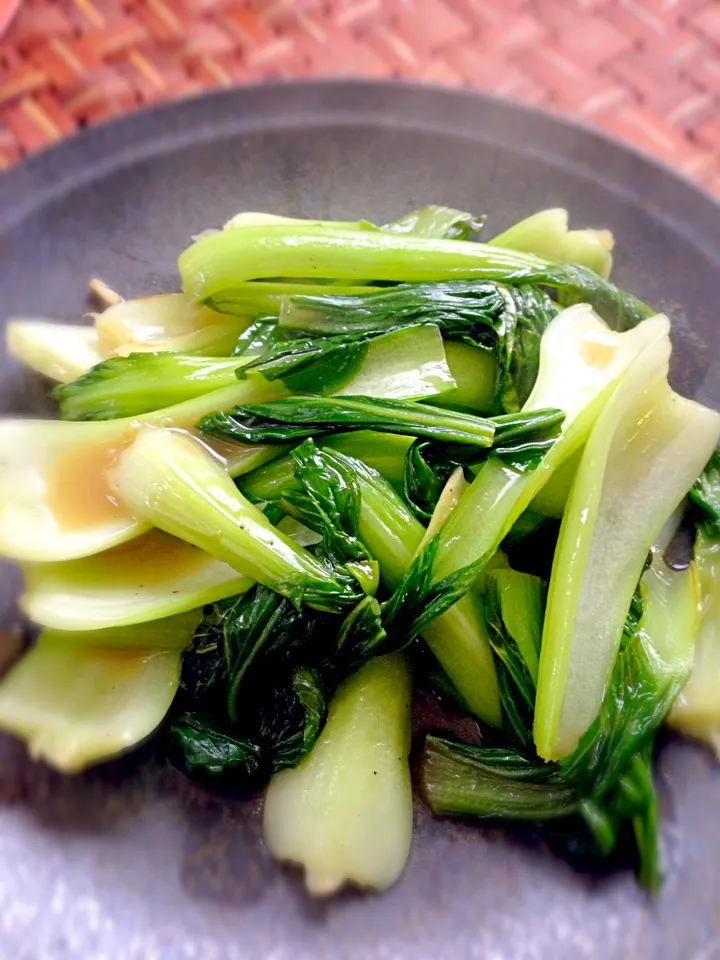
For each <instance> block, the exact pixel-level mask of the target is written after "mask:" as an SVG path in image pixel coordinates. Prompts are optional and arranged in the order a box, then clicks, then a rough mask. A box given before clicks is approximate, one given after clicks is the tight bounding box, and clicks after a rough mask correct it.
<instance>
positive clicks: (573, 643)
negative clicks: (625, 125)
mask: <svg viewBox="0 0 720 960" xmlns="http://www.w3.org/2000/svg"><path fill="white" fill-rule="evenodd" d="M483 229H484V218H478V217H474V216H472V215H470V214H467V213H464V212H462V211H457V210H452V209H449V208H446V207H439V206H430V207H426V208H424V209H422V210H419V211H414V212H412V213H409V214H406V215H405V216H403V217H401V218H400V219H398V220H396V221H394V222H393V223H389V224H386V225H384V226H381V227H377V226H374V225H373V224H371V223H368V222H367V221H358V222H353V223H350V222H348V223H345V222H323V221H307V220H295V219H290V218H285V217H278V216H272V215H268V214H254V213H246V214H239V215H238V216H236V217H234V218H233V219H232V220H231V221H229V222H228V223H227V224H226V225H225V228H224V229H222V230H210V231H204V233H203V234H202V235H201V236H200V237H199V238H198V239H196V241H195V242H194V243H193V244H192V245H191V246H190V247H189V248H188V249H187V250H185V251H184V252H183V253H182V254H181V256H180V260H179V270H180V277H181V281H182V289H183V292H182V293H176V294H167V295H160V296H154V297H149V298H146V299H142V300H127V301H126V300H123V299H122V298H121V297H120V296H119V295H117V294H116V293H114V292H113V291H112V290H111V289H110V288H109V287H108V286H107V285H106V284H104V283H102V282H101V281H93V283H92V284H91V287H92V289H93V291H94V293H95V294H96V295H99V296H100V297H101V298H102V299H103V301H104V304H103V306H104V309H102V310H101V311H100V312H99V313H97V314H95V316H94V324H93V325H92V326H88V327H78V326H74V325H66V326H63V325H60V324H53V323H49V322H44V321H22V320H18V321H14V322H11V323H10V324H9V325H8V329H7V337H8V346H9V350H10V352H11V353H12V354H13V355H14V356H15V357H16V358H18V359H19V360H21V361H23V362H24V363H26V364H28V365H29V366H30V367H32V368H33V369H35V370H36V371H38V372H39V373H41V374H43V375H45V376H46V377H49V378H51V379H53V380H55V381H56V385H55V387H54V389H53V396H54V398H55V399H56V400H57V402H58V404H59V409H60V416H61V420H60V421H54V422H53V421H45V420H24V421H23V420H6V421H3V422H0V553H2V554H4V555H5V556H7V557H10V558H12V559H14V560H16V561H18V562H19V563H20V565H21V567H22V572H23V575H24V578H25V590H24V593H23V596H22V598H21V601H20V605H21V608H22V610H23V611H24V613H25V614H26V615H27V616H28V618H29V619H30V620H31V621H32V622H33V623H35V624H37V625H38V626H39V627H40V628H41V632H40V635H39V637H38V639H37V641H36V642H35V643H34V644H33V645H32V647H31V649H30V650H29V652H27V653H26V654H25V655H24V656H23V657H22V658H21V659H20V660H19V662H18V663H17V664H16V665H15V666H14V667H13V668H12V669H11V670H10V672H9V673H8V674H7V676H6V677H5V678H4V679H3V680H2V681H1V682H0V728H3V729H5V730H8V731H10V732H12V733H14V734H16V735H18V736H20V737H22V738H23V739H24V740H25V741H26V742H27V744H28V746H29V749H30V751H31V753H32V755H33V756H35V757H38V758H40V759H42V760H44V761H46V762H47V763H49V764H51V765H52V766H54V767H56V768H57V769H59V770H62V771H66V772H75V771H79V770H82V769H84V768H86V767H87V766H89V765H91V764H94V763H99V762H101V761H104V760H106V759H109V758H110V757H113V756H115V755H117V754H119V753H121V752H123V751H126V750H129V749H131V748H133V747H135V746H137V745H138V744H140V743H141V742H143V741H144V740H145V739H146V738H148V737H149V736H151V735H153V734H156V737H157V744H158V747H159V749H160V750H161V751H162V752H163V753H164V754H165V755H166V756H167V757H168V758H169V759H170V761H171V762H172V763H174V764H175V765H177V766H178V767H179V768H180V769H181V770H183V771H184V772H185V773H186V774H187V775H189V776H190V777H192V778H196V779H197V780H199V781H201V782H202V783H203V784H205V785H206V786H209V787H213V788H218V789H222V790H224V791H227V790H231V791H234V792H236V793H240V794H244V793H248V792H251V791H255V790H257V789H259V788H261V787H264V786H267V793H266V798H265V813H264V831H265V840H266V843H267V846H268V848H269V849H270V851H271V852H272V854H273V855H274V856H276V857H277V858H278V859H281V860H290V861H293V862H296V863H299V864H300V865H302V866H303V867H304V869H305V876H306V883H307V886H308V888H309V890H310V891H312V892H313V893H316V894H319V895H325V894H329V893H332V892H333V891H335V890H337V889H338V888H340V887H341V886H342V885H343V884H345V883H347V882H351V883H356V884H359V885H361V886H363V887H369V888H374V889H385V888H387V887H388V886H390V885H391V884H392V883H393V882H395V881H396V880H397V878H398V877H399V876H400V874H401V872H402V870H403V867H404V865H405V862H406V859H407V856H408V852H409V848H410V842H411V834H412V796H411V779H410V760H409V754H410V746H411V744H410V729H411V710H412V695H413V689H414V688H418V687H422V688H424V689H425V691H426V692H429V693H430V694H431V695H435V696H437V697H438V698H439V700H440V702H441V704H443V705H445V707H446V708H447V709H448V710H449V711H450V713H451V714H453V715H457V714H458V713H460V714H464V715H469V716H470V717H472V718H474V719H475V720H476V721H477V728H476V729H477V734H478V735H477V737H476V738H475V740H474V741H473V742H467V741H461V740H455V739H451V738H449V737H447V736H438V735H435V734H434V733H433V731H426V736H424V741H423V742H422V743H420V744H419V746H418V750H417V751H415V754H416V757H415V759H416V762H417V765H418V770H419V782H420V783H421V788H422V793H423V796H424V799H425V800H426V802H427V803H428V804H429V806H430V808H431V809H432V810H433V811H434V812H436V813H437V814H442V815H449V816H453V815H456V816H469V817H482V818H491V819H495V820H518V821H525V822H530V823H531V824H532V825H533V829H536V830H537V831H539V832H540V833H541V834H542V835H543V836H545V837H546V838H547V840H548V841H549V842H551V843H552V844H553V845H556V846H557V845H559V846H560V847H561V848H562V849H564V850H565V851H567V853H568V855H571V856H572V857H577V855H578V854H581V855H582V857H583V858H584V860H585V862H587V860H588V858H589V859H590V860H591V861H592V860H593V859H594V858H603V857H608V856H610V855H612V854H616V853H617V851H622V852H623V854H625V855H626V854H627V851H628V850H632V851H633V854H632V858H633V862H634V864H635V866H636V868H637V872H638V874H639V877H640V880H641V882H642V883H643V884H645V885H646V886H648V887H649V888H651V889H653V890H654V889H657V887H658V885H659V883H660V881H661V878H662V858H661V852H660V844H659V840H658V830H659V825H658V804H657V797H656V792H655V786H654V781H653V746H654V742H655V739H656V735H657V733H658V730H659V729H660V727H661V726H662V725H663V723H664V722H665V721H666V720H669V722H670V723H671V724H672V725H673V726H674V727H676V728H677V729H679V730H681V731H684V732H686V733H688V734H690V735H691V736H693V737H696V738H699V739H701V740H704V741H706V742H707V743H709V744H711V745H714V746H716V748H717V747H718V744H720V459H719V457H720V455H719V454H718V453H717V452H716V450H715V448H716V444H717V442H718V437H719V436H720V415H719V414H717V413H715V412H713V411H711V410H708V409H706V408H705V407H702V406H700V405H699V404H697V403H694V402H693V401H691V400H687V399H685V398H683V397H681V396H679V395H678V394H677V393H675V392H674V391H673V389H672V388H671V387H670V386H669V384H668V367H669V361H670V352H671V343H670V336H669V323H668V320H667V319H666V318H665V317H664V316H662V315H659V314H656V313H655V311H653V310H652V309H651V308H650V307H649V306H647V305H646V304H644V303H642V302H641V301H640V300H637V299H636V298H634V297H633V296H631V295H630V294H628V293H626V292H624V291H622V290H620V289H618V288H617V287H616V286H614V285H613V284H612V283H611V282H610V280H609V279H608V278H609V275H610V269H611V265H612V257H611V249H612V236H611V235H610V234H609V233H608V232H607V231H602V230H591V229H584V230H569V229H568V223H567V214H566V213H565V211H561V210H547V211H542V212H541V213H538V214H535V215H534V216H531V217H529V218H528V219H526V220H524V221H522V222H521V223H519V224H516V225H515V226H514V227H511V228H510V229H509V230H507V231H505V233H503V234H501V235H500V236H497V237H495V238H494V239H491V240H489V241H488V242H480V241H479V237H480V233H481V231H482V230H483ZM683 518H684V526H683V529H691V530H692V532H693V537H694V553H693V555H692V558H688V559H687V562H686V563H683V564H678V563H677V562H675V563H670V562H669V560H668V557H669V556H671V554H672V544H673V541H674V538H675V533H676V531H677V530H678V528H679V527H680V525H681V522H683ZM464 729H467V724H466V725H465V727H464ZM628 841H629V842H628Z"/></svg>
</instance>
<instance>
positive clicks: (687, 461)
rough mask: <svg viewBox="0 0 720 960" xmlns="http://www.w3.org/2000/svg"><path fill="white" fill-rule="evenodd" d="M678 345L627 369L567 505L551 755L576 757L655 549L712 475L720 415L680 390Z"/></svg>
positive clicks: (549, 638)
mask: <svg viewBox="0 0 720 960" xmlns="http://www.w3.org/2000/svg"><path fill="white" fill-rule="evenodd" d="M669 357H670V341H669V338H668V337H667V336H664V337H661V338H660V339H657V340H655V341H654V342H652V343H650V344H649V345H648V347H647V348H646V349H645V350H644V351H643V352H642V353H641V354H640V355H639V356H638V357H637V359H636V360H635V361H634V363H632V364H631V366H630V367H629V368H628V370H627V373H626V374H625V376H624V377H623V378H622V379H621V381H620V383H619V384H618V386H617V388H616V390H615V391H614V393H613V395H612V397H611V398H610V400H609V401H608V403H607V404H606V406H605V408H604V409H603V412H602V413H601V415H600V416H599V417H598V419H597V422H596V423H595V426H594V428H593V430H592V433H591V435H590V438H589V439H588V442H587V445H586V447H585V451H584V453H583V457H582V460H581V463H580V466H579V467H578V471H577V473H576V475H575V480H574V483H573V487H572V490H571V493H570V497H569V499H568V503H567V506H566V508H565V514H564V517H563V523H562V527H561V531H560V537H559V540H558V546H557V548H556V552H555V558H554V563H553V573H552V578H551V582H550V588H549V594H548V604H547V613H546V617H545V627H544V632H543V644H542V653H541V658H540V674H539V682H538V691H537V701H536V709H535V727H534V735H535V744H536V747H537V750H538V753H539V754H540V756H542V757H545V758H546V759H553V760H558V759H562V758H563V757H565V756H567V755H568V754H570V753H572V751H573V750H574V749H575V748H576V746H577V744H578V741H579V739H580V737H581V736H582V735H583V733H584V732H585V731H586V730H587V728H588V727H589V726H590V724H591V723H592V721H593V720H594V718H595V716H596V715H597V713H598V711H599V709H600V706H601V704H602V700H603V697H604V695H605V691H606V688H607V684H608V681H609V678H610V674H611V671H612V667H613V663H614V661H615V656H616V654H617V650H618V646H619V643H620V638H621V634H622V629H623V624H624V621H625V616H626V614H627V611H628V608H629V606H630V600H631V598H632V595H633V592H634V590H635V587H636V585H637V582H638V579H639V577H640V574H641V571H642V567H643V563H644V561H645V558H646V556H647V553H648V550H649V549H650V547H651V546H652V544H653V543H654V541H655V539H656V537H657V536H658V534H659V533H660V531H661V529H662V527H663V525H664V523H665V522H666V520H667V518H668V516H669V515H670V514H671V513H672V511H673V510H674V509H675V508H676V507H677V505H678V503H679V502H680V501H681V500H682V498H683V497H684V496H685V494H686V493H687V491H688V489H689V488H690V487H691V485H692V483H693V481H694V480H695V479H696V478H697V476H698V475H699V473H700V472H701V470H702V468H703V466H704V465H705V463H706V462H707V460H708V458H709V456H710V454H711V452H712V450H713V449H714V447H715V444H716V442H717V439H718V436H719V435H720V415H718V414H716V413H714V412H713V411H711V410H707V409H706V408H704V407H700V406H699V405H698V404H695V403H693V402H692V401H689V400H685V399H683V398H682V397H679V396H677V395H676V394H674V393H673V391H672V390H671V389H670V387H669V386H668V384H667V370H668V362H669Z"/></svg>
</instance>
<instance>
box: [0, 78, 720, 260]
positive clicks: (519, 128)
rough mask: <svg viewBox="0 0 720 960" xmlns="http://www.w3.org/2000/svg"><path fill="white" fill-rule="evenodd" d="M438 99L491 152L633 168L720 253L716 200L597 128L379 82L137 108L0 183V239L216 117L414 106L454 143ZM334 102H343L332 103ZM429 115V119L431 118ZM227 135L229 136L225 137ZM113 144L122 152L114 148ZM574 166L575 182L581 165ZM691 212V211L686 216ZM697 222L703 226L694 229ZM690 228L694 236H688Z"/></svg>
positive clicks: (323, 84)
mask: <svg viewBox="0 0 720 960" xmlns="http://www.w3.org/2000/svg"><path fill="white" fill-rule="evenodd" d="M360 99H362V100H366V101H367V100H368V99H370V100H372V101H373V103H372V106H367V105H363V106H362V108H361V109H358V103H359V102H360ZM438 99H440V100H444V101H446V102H447V103H449V104H453V103H454V104H456V105H462V106H463V108H464V109H465V110H470V111H475V112H476V114H477V116H478V117H480V116H481V115H482V113H483V112H486V113H488V114H489V115H491V116H499V117H501V118H503V117H504V118H505V119H506V120H507V122H508V124H509V126H510V128H511V129H512V131H513V133H512V135H511V137H510V142H508V141H507V140H505V139H498V138H497V137H493V136H487V137H481V139H485V140H487V141H488V142H496V143H498V144H499V145H502V146H504V147H506V148H509V149H516V150H520V151H522V150H523V149H524V150H525V151H529V150H530V149H531V148H533V147H534V146H535V141H536V140H537V134H538V131H540V132H542V131H545V132H546V133H556V134H557V135H558V136H559V137H561V138H562V137H565V138H566V139H567V138H570V139H572V140H573V141H574V142H576V143H579V144H581V145H585V146H587V147H588V148H589V147H591V146H593V145H595V146H597V147H598V148H599V149H600V150H602V151H605V152H606V153H608V152H609V154H610V156H611V157H614V158H617V160H618V161H619V162H621V163H622V162H624V163H630V164H632V165H633V166H634V167H635V168H636V169H638V168H640V169H643V170H644V171H645V172H646V173H647V174H649V175H650V176H651V177H652V178H655V179H656V180H657V181H658V182H659V185H660V186H661V187H662V188H663V189H662V190H661V191H659V193H658V195H657V199H658V200H659V201H661V203H662V204H663V208H662V209H660V208H658V207H656V206H653V209H652V211H651V213H652V214H653V215H655V216H657V217H659V218H660V219H662V220H665V221H666V222H669V223H670V224H671V225H672V227H673V228H674V229H676V230H679V231H680V232H681V233H683V234H684V235H685V239H687V240H688V241H689V242H691V243H694V244H695V245H696V246H700V247H702V244H698V239H697V232H698V231H699V230H701V231H709V232H710V233H711V235H716V236H714V237H713V238H711V240H710V242H711V243H712V244H713V246H717V247H718V251H719V252H720V197H717V196H715V195H714V194H712V193H711V192H710V191H709V190H708V189H707V188H706V187H705V186H704V185H702V184H699V183H696V182H695V181H693V180H691V179H690V178H689V177H688V176H687V175H686V174H684V173H683V172H682V171H680V170H678V169H676V168H675V167H673V166H671V165H670V164H669V163H667V162H665V161H664V160H662V159H659V158H657V157H654V156H652V155H651V154H648V153H645V152H644V151H643V150H641V149H639V148H638V147H636V146H634V145H633V144H629V143H625V142H624V141H623V140H621V139H619V138H616V137H614V136H612V135H611V134H609V133H607V132H606V131H604V130H602V129H600V128H598V127H594V126H592V125H591V124H588V123H585V122H584V121H582V120H580V119H578V118H576V117H572V116H569V115H566V114H563V113H560V112H558V111H556V110H553V109H551V108H548V107H546V106H530V105H526V104H523V103H520V102H518V101H515V100H511V99H508V98H506V97H502V96H498V95H496V94H493V93H488V92H484V91H479V90H473V89H469V88H454V87H448V86H442V85H439V84H429V83H418V82H411V81H405V80H392V79H391V80H388V79H376V78H335V77H320V78H312V79H299V80H295V79H279V80H271V81H259V82H255V83H250V84H246V85H237V86H232V87H227V88H223V89H216V90H205V91H200V92H199V93H196V94H192V95H190V96H184V97H179V98H175V99H173V100H169V101H163V102H161V103H156V104H152V105H149V106H146V107H142V108H140V109H138V110H133V111H130V112H129V113H125V114H123V115H121V116H119V117H114V118H111V119H109V120H105V121H103V122H101V123H99V124H96V125H94V126H92V127H86V128H83V129H80V130H78V131H76V132H74V133H73V134H71V135H70V136H68V137H65V138H63V139H62V140H60V141H59V142H57V143H55V144H52V145H50V146H49V147H47V148H45V149H43V150H41V151H39V152H38V153H34V154H31V155H30V156H26V157H24V158H22V159H21V160H19V161H18V162H17V163H15V164H14V165H13V166H11V167H10V168H9V169H7V170H5V171H3V172H2V173H0V233H2V232H4V231H6V230H8V229H10V228H11V227H12V226H14V225H17V223H18V222H20V221H22V220H23V219H24V218H25V217H26V216H29V215H32V213H34V212H36V211H37V210H39V209H40V208H41V207H43V206H44V205H46V204H48V203H52V202H53V200H55V199H58V198H59V197H61V196H63V195H64V194H67V193H68V192H71V191H73V190H74V189H76V188H79V187H81V186H82V185H84V184H86V183H88V182H91V181H92V180H94V179H96V178H98V177H102V176H103V175H104V174H106V173H111V172H114V171H117V170H119V169H122V168H123V167H125V166H127V165H131V164H132V163H133V162H138V161H142V160H144V159H149V158H151V157H152V156H153V155H157V154H162V153H164V152H167V150H168V143H169V142H170V141H174V142H176V143H177V145H178V146H180V144H181V143H188V142H192V141H193V139H197V141H198V142H199V141H200V140H201V139H212V138H213V136H217V130H218V128H219V126H220V125H221V124H220V118H219V117H218V116H217V115H218V114H222V120H223V124H222V125H223V126H224V125H228V126H230V127H231V128H234V130H235V132H242V128H243V126H245V127H248V126H250V127H254V128H261V127H266V128H270V127H272V126H273V125H278V121H280V120H285V121H287V120H289V119H290V118H291V117H292V116H293V114H289V113H288V107H289V106H290V104H291V102H292V107H293V113H297V112H298V109H299V108H300V110H301V113H300V115H299V116H297V117H295V118H294V122H293V125H297V126H299V127H301V126H302V125H303V122H307V120H308V116H307V115H308V114H313V115H315V117H316V118H318V119H320V120H322V117H323V115H324V116H325V117H326V118H327V119H328V120H330V119H331V118H332V117H333V116H335V117H337V115H338V114H339V113H342V114H343V118H342V122H345V123H348V122H350V123H352V122H353V121H355V122H357V123H360V122H362V120H363V119H365V120H371V119H375V120H376V121H377V120H379V118H380V117H379V115H380V113H382V112H384V113H385V114H386V119H387V120H390V119H393V120H394V121H396V120H397V117H395V118H393V117H392V114H393V112H394V111H397V109H398V106H410V107H413V108H414V112H413V113H412V115H410V116H409V117H408V118H407V123H406V125H407V126H409V127H411V128H413V127H414V128H418V126H420V125H424V126H428V127H429V129H431V130H432V128H433V126H435V127H436V128H442V129H443V130H444V131H445V132H446V133H447V132H450V131H451V130H452V129H455V130H456V131H457V133H458V135H462V134H464V133H465V134H466V133H467V131H466V130H465V129H464V128H463V124H462V123H461V122H460V120H459V119H457V118H453V117H452V115H450V119H449V120H445V121H444V122H443V123H438V122H436V123H435V124H433V123H432V122H431V119H430V118H429V117H427V118H425V119H423V118H422V116H421V115H422V113H423V112H424V111H425V110H426V109H427V108H428V107H429V106H430V105H432V103H434V102H435V101H436V100H438ZM265 100H270V101H271V102H272V104H273V107H272V110H271V111H270V112H263V113H262V114H261V115H260V116H256V118H255V120H254V121H253V122H252V123H249V122H248V121H249V119H250V118H251V117H252V115H253V107H257V106H263V107H266V106H267V105H266V104H265V103H264V101H265ZM333 100H338V101H339V102H337V103H333V102H332V101H333ZM278 105H280V108H278ZM418 107H419V109H418ZM238 108H241V109H240V110H238ZM205 110H207V113H208V117H209V127H208V131H207V132H208V134H209V136H206V137H204V138H201V137H200V136H197V138H195V136H194V135H191V136H188V134H187V130H186V129H185V127H186V126H187V124H184V123H183V122H182V121H183V118H184V117H188V118H189V119H197V120H200V119H202V117H201V116H198V117H195V114H197V113H199V114H200V115H202V113H204V112H205ZM430 112H431V111H429V110H428V113H430ZM303 114H305V116H303ZM416 114H417V116H416ZM178 121H180V122H178ZM146 127H147V128H148V133H149V131H150V128H152V133H153V135H152V136H149V135H147V134H145V133H144V130H145V128H146ZM228 132H229V133H231V132H233V131H232V129H230V130H228ZM479 132H481V131H479ZM113 142H115V143H116V144H119V146H117V147H114V144H113ZM536 152H537V153H539V154H540V155H542V156H543V158H544V159H545V160H546V161H547V162H551V163H554V164H555V165H556V166H562V165H563V161H564V156H563V153H562V152H561V151H555V152H552V151H550V152H548V151H547V149H546V148H544V149H541V150H536ZM565 165H567V159H565ZM571 165H572V166H573V168H574V170H575V172H576V173H577V172H578V165H576V164H575V163H572V164H571ZM579 167H580V168H581V169H580V171H579V172H581V173H585V172H586V173H588V174H589V173H595V174H597V173H598V171H597V170H596V171H592V170H591V169H587V170H584V169H582V168H584V167H586V164H580V165H579ZM602 180H603V183H604V185H605V186H606V187H608V189H611V190H613V191H614V192H616V193H621V194H624V195H625V196H626V197H628V195H630V196H631V197H632V198H633V199H634V200H635V201H636V202H639V203H641V202H643V197H642V196H639V195H638V192H637V189H635V190H633V189H631V187H630V184H629V183H627V182H623V181H622V180H618V179H617V178H613V177H610V178H607V177H602ZM688 204H689V205H690V206H691V207H694V208H695V209H694V210H693V209H691V210H689V211H688ZM698 220H702V221H707V223H699V222H698ZM688 227H690V228H691V229H690V235H688ZM693 235H694V236H693Z"/></svg>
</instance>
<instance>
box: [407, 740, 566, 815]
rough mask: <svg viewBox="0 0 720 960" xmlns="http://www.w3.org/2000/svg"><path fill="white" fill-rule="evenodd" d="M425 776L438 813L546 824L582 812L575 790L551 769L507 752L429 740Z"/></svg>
mask: <svg viewBox="0 0 720 960" xmlns="http://www.w3.org/2000/svg"><path fill="white" fill-rule="evenodd" d="M422 777H423V793H424V795H425V797H426V799H427V801H428V803H429V805H430V807H431V809H432V810H433V811H434V812H435V813H445V814H460V815H464V816H474V817H480V818H493V819H494V818H503V817H507V818H510V819H513V820H541V821H542V820H548V819H556V818H559V817H567V816H569V815H570V814H572V813H574V812H575V811H576V810H577V808H578V800H577V797H576V794H575V791H574V790H573V789H572V787H569V786H567V785H566V784H564V783H562V781H560V780H559V778H558V777H557V775H556V771H555V770H554V769H553V767H552V765H548V764H538V763H537V762H535V763H533V762H532V761H529V760H527V759H526V758H525V757H524V756H523V755H522V754H519V753H515V752H513V751H508V750H492V749H487V748H482V747H475V746H471V745H469V744H460V743H455V742H453V741H451V740H446V739H443V738H441V737H432V736H429V737H428V738H427V739H426V741H425V751H424V755H423V764H422Z"/></svg>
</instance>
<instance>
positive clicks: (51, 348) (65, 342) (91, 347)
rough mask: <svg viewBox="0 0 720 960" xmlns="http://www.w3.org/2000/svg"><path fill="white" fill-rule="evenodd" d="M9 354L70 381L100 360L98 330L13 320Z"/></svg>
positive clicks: (61, 380) (9, 327) (7, 331)
mask: <svg viewBox="0 0 720 960" xmlns="http://www.w3.org/2000/svg"><path fill="white" fill-rule="evenodd" d="M5 341H6V343H7V349H8V353H9V354H10V356H11V357H15V359H16V360H20V361H21V362H22V363H24V364H26V365H27V366H28V367H30V368H31V369H32V370H35V371H36V372H37V373H41V374H42V375H43V376H45V377H49V378H50V380H57V381H58V382H59V383H67V382H68V381H70V380H74V379H75V378H76V377H79V376H80V375H81V374H83V373H85V371H86V370H88V369H89V368H90V367H92V366H94V365H95V364H96V363H99V362H100V354H99V352H98V340H97V333H96V332H95V330H94V329H93V327H79V326H74V325H70V324H65V323H51V322H49V321H46V320H11V321H10V322H9V323H8V325H7V327H6V328H5Z"/></svg>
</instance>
